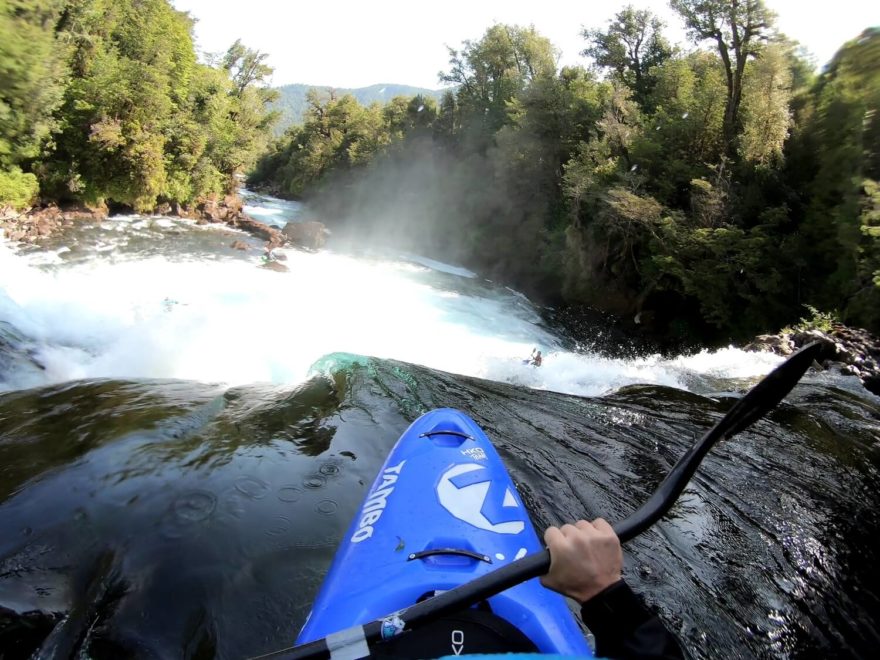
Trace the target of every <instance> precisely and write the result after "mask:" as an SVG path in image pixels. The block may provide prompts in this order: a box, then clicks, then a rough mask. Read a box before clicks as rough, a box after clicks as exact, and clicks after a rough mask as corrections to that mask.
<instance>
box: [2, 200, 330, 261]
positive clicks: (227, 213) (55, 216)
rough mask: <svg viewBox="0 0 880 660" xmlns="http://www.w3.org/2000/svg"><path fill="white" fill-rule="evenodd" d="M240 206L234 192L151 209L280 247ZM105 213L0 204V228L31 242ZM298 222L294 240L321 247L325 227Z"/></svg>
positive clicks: (273, 233)
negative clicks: (19, 208) (227, 228)
mask: <svg viewBox="0 0 880 660" xmlns="http://www.w3.org/2000/svg"><path fill="white" fill-rule="evenodd" d="M242 206H243V204H242V201H241V198H240V197H239V196H238V195H226V196H224V197H219V196H211V197H207V198H204V199H201V200H199V201H198V202H197V203H196V204H193V205H191V206H187V205H185V204H178V203H176V202H170V203H162V204H159V205H158V206H157V207H156V208H155V209H154V213H155V214H156V215H164V216H169V217H178V218H189V219H191V220H195V221H196V222H199V223H208V222H222V223H225V224H227V225H229V226H231V227H235V228H236V229H242V230H244V231H246V232H248V233H249V234H253V235H254V236H258V237H260V238H262V239H263V240H264V241H266V242H267V243H268V244H269V247H272V248H275V247H281V246H282V245H284V244H285V243H287V241H288V239H287V237H286V236H285V235H284V234H283V233H282V232H281V231H280V230H278V229H275V228H274V227H270V226H269V225H267V224H265V223H263V222H259V221H258V220H254V219H253V218H251V217H250V216H248V215H247V214H245V213H244V211H243V210H242ZM108 215H109V212H108V209H107V206H100V207H88V206H83V205H71V206H64V207H58V206H55V205H50V206H46V207H41V208H35V209H30V210H27V211H23V212H18V211H14V210H13V209H11V208H9V207H3V208H0V228H2V229H3V230H4V233H5V236H6V238H7V239H9V240H11V241H24V242H31V243H32V242H35V241H37V240H39V239H42V238H46V237H47V236H50V235H52V234H55V233H56V232H58V231H60V230H61V229H63V228H64V227H69V226H72V225H73V223H74V222H76V221H79V220H91V221H97V222H100V221H101V220H103V219H104V218H106V217H107V216H108ZM302 224H303V225H305V226H307V228H306V230H305V231H304V233H303V234H302V235H301V238H300V241H301V242H300V241H294V242H296V243H297V244H298V245H304V246H305V247H311V248H314V249H317V248H319V247H321V246H322V245H323V244H324V236H326V234H328V233H329V231H328V230H327V229H326V227H324V225H322V224H321V223H320V222H311V223H302ZM241 243H242V244H243V245H245V247H244V248H243V247H241V246H240V245H237V244H235V243H233V245H232V246H231V247H233V248H234V249H239V250H242V249H247V246H246V245H247V244H245V243H244V242H241Z"/></svg>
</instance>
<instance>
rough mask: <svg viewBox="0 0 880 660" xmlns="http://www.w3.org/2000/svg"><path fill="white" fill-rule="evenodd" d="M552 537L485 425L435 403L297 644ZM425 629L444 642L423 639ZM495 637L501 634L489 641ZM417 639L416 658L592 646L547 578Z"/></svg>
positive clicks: (377, 490) (391, 463)
mask: <svg viewBox="0 0 880 660" xmlns="http://www.w3.org/2000/svg"><path fill="white" fill-rule="evenodd" d="M542 547H543V546H542V545H541V543H540V542H539V540H538V536H537V534H536V533H535V529H534V527H533V526H532V523H531V521H530V520H529V516H528V512H527V511H526V509H525V507H524V506H523V503H522V500H521V499H520V497H519V494H518V493H517V491H516V487H515V486H514V485H513V482H512V481H511V479H510V476H509V475H508V474H507V470H506V469H505V468H504V465H503V463H502V462H501V458H500V457H499V456H498V453H497V452H496V451H495V448H494V447H493V446H492V444H491V443H490V442H489V440H488V438H487V437H486V435H485V434H484V433H483V431H482V429H480V427H479V426H477V424H476V423H475V422H474V421H473V420H472V419H470V417H468V416H467V415H465V414H463V413H461V412H459V411H457V410H452V409H448V408H446V409H440V410H434V411H432V412H429V413H427V414H425V415H422V416H421V417H420V418H419V419H417V420H416V421H415V422H413V424H412V425H411V426H410V427H409V428H408V429H407V430H406V431H405V432H404V434H403V435H402V436H401V437H400V439H399V440H398V441H397V444H396V445H395V446H394V448H393V449H392V450H391V453H390V454H389V456H388V458H387V460H386V461H385V464H384V465H383V467H382V469H381V470H380V471H379V475H378V476H377V477H376V480H375V482H374V483H373V485H372V487H371V488H370V490H369V492H368V494H367V496H366V499H365V500H364V504H363V505H362V507H361V509H360V511H359V512H358V513H357V515H356V516H355V518H354V520H353V521H352V523H351V526H350V527H349V529H348V531H347V532H346V534H345V537H344V538H343V540H342V544H341V546H340V548H339V550H338V551H337V553H336V557H335V559H334V561H333V564H332V566H331V567H330V571H329V573H328V574H327V577H326V578H325V580H324V583H323V585H322V587H321V590H320V592H319V594H318V597H317V598H316V600H315V603H314V606H313V608H312V612H311V614H310V616H309V618H308V620H307V621H306V624H305V625H304V626H303V629H302V631H301V632H300V635H299V637H298V638H297V640H296V643H297V644H304V643H306V642H310V641H314V640H318V639H321V638H324V637H327V636H328V635H331V634H332V633H337V632H339V631H342V630H346V629H348V628H350V627H352V626H356V625H362V624H365V623H367V622H369V621H373V620H375V619H379V618H382V617H383V616H384V615H387V614H389V613H391V612H395V611H398V610H401V609H403V608H405V607H409V606H411V605H413V604H415V603H416V602H419V601H421V600H424V599H426V598H430V597H431V596H432V595H434V594H435V593H437V592H441V591H445V590H448V589H452V588H454V587H456V586H459V585H461V584H464V583H466V582H470V581H471V580H473V579H474V578H476V577H479V576H481V575H483V574H485V573H488V572H491V571H493V570H495V569H497V568H499V567H501V566H504V565H506V564H508V563H510V562H512V561H514V560H515V559H519V558H520V557H523V556H525V555H526V554H531V553H534V552H538V551H540V550H541V549H542ZM430 625H433V624H430ZM444 625H445V626H446V627H445V628H444V627H443V626H444ZM423 634H424V635H426V636H433V638H432V639H433V641H432V642H431V643H430V644H429V643H428V641H427V639H428V638H427V637H424V638H422V639H420V638H419V637H418V636H419V635H423ZM487 635H488V636H490V637H491V636H492V635H494V636H495V638H494V641H492V642H491V643H489V642H486V641H485V639H484V638H486V637H487ZM406 638H409V639H410V643H412V642H413V640H414V642H415V644H416V646H415V648H416V649H417V650H418V653H415V654H414V655H412V657H429V655H430V654H431V653H433V654H434V655H433V656H431V657H437V656H439V655H462V654H467V653H482V652H487V651H488V652H504V651H505V650H509V651H520V652H528V651H536V652H539V653H550V654H561V655H579V656H591V655H592V654H591V651H590V647H589V645H588V644H587V642H586V640H585V639H584V635H583V633H582V631H581V629H580V627H579V626H578V623H577V622H576V621H575V618H574V616H573V615H572V613H571V610H569V608H568V606H567V605H566V602H565V599H564V598H563V597H562V596H560V595H559V594H556V593H554V592H552V591H549V590H547V589H545V588H544V587H543V586H541V584H540V582H539V581H538V580H537V579H533V580H529V581H528V582H525V583H523V584H520V585H517V586H515V587H512V588H510V589H508V590H507V591H504V592H502V593H500V594H498V595H496V596H493V597H491V598H489V599H488V601H487V602H486V603H483V604H481V605H480V606H476V607H475V608H472V609H471V610H467V611H465V612H463V613H461V614H460V615H457V616H453V617H450V621H448V622H446V623H445V624H443V623H438V624H437V625H436V626H434V629H433V630H430V631H426V632H424V633H423V631H422V629H419V630H417V631H414V632H411V633H408V634H406V635H402V636H400V639H406ZM438 640H439V641H438ZM486 644H489V646H486ZM493 644H494V646H493ZM419 653H421V655H419ZM407 654H408V653H407V652H405V651H401V650H400V649H396V650H395V652H394V653H392V655H396V656H406V655H407Z"/></svg>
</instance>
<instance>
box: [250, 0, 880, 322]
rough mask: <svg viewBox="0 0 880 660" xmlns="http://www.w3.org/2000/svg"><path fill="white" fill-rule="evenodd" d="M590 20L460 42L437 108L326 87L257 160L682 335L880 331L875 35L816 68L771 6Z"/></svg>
mask: <svg viewBox="0 0 880 660" xmlns="http://www.w3.org/2000/svg"><path fill="white" fill-rule="evenodd" d="M671 4H672V6H673V8H674V9H675V10H676V11H677V12H678V14H679V15H680V16H681V18H682V19H683V21H684V23H685V25H686V28H687V30H688V32H689V34H690V36H691V37H692V39H693V42H694V44H695V45H696V46H697V49H695V50H693V51H691V52H680V51H676V50H675V49H673V48H672V47H670V45H669V44H668V42H667V41H666V40H665V38H664V37H663V34H662V29H663V25H662V24H661V23H660V21H659V20H658V19H657V18H656V17H654V16H652V15H651V14H650V13H649V12H646V11H641V10H636V9H634V8H632V7H628V8H625V9H624V10H622V11H621V12H620V13H619V14H618V16H617V17H615V19H614V20H612V21H611V22H610V24H609V25H608V26H607V27H606V28H604V29H602V28H598V29H587V30H584V33H583V34H584V37H585V39H586V46H585V51H584V54H585V55H588V56H589V57H591V58H592V61H593V65H592V68H591V69H589V70H587V69H583V68H569V67H566V68H563V69H562V70H561V71H558V70H557V68H556V55H555V51H554V48H553V46H552V44H550V43H549V42H548V41H547V40H546V39H545V38H543V37H542V36H541V35H539V34H537V33H536V32H535V31H534V29H531V28H520V27H515V26H505V25H495V26H493V27H491V28H490V29H489V30H487V32H486V33H485V35H484V36H483V37H482V39H480V40H479V41H473V42H470V41H469V42H465V44H464V45H463V46H462V47H461V48H460V49H451V50H450V68H449V70H448V71H446V72H443V73H441V79H442V80H443V81H445V82H447V83H452V84H454V87H453V88H451V90H450V91H449V92H448V93H447V94H446V95H445V96H444V97H443V98H442V100H441V102H440V104H439V107H435V106H434V105H433V104H430V103H426V102H425V101H424V100H423V99H420V98H415V99H406V98H400V99H395V101H394V102H393V103H392V104H391V105H390V106H387V107H385V108H381V107H379V106H371V107H368V108H365V107H363V106H360V105H359V104H358V103H356V101H355V100H354V99H353V98H351V97H348V96H343V97H341V98H337V97H333V98H331V99H329V100H327V101H322V100H320V99H317V98H314V97H313V98H312V99H311V105H310V108H309V110H308V113H307V117H306V121H305V123H304V124H303V125H302V126H301V127H297V128H294V129H292V130H291V131H290V132H289V133H288V134H287V135H286V136H285V137H284V138H283V139H281V140H280V141H279V143H278V144H276V145H275V147H274V149H273V151H272V152H271V153H269V154H268V155H267V156H266V157H265V158H264V159H263V160H262V161H261V162H260V164H259V166H258V168H257V170H256V172H255V173H254V175H253V177H252V178H253V181H254V182H255V183H262V184H264V185H266V186H268V187H271V188H273V189H274V190H275V191H276V192H279V193H281V194H283V195H288V196H292V197H297V198H306V199H308V201H309V202H310V203H311V204H312V205H313V206H314V208H316V209H317V210H319V211H322V212H323V213H324V216H325V218H326V219H327V220H328V221H331V222H332V221H334V220H335V221H337V222H339V223H342V222H346V223H347V226H348V228H349V229H357V230H360V232H361V236H362V237H363V236H366V235H369V233H373V232H378V233H380V234H381V235H382V237H383V239H384V240H396V241H398V242H403V243H406V244H408V245H410V246H414V247H416V248H420V249H433V250H434V251H435V253H436V254H440V255H441V256H443V257H446V258H458V259H460V260H461V261H463V262H465V263H467V264H469V265H471V266H473V267H476V268H479V269H481V270H482V271H483V272H485V273H487V274H488V275H489V276H491V277H496V278H499V279H502V280H503V281H506V282H508V283H511V284H513V285H515V286H518V287H521V288H523V289H525V290H526V291H528V292H530V293H532V294H533V295H534V294H537V295H539V296H541V297H542V298H543V299H544V300H549V301H559V300H566V301H569V302H575V303H585V304H589V305H592V306H595V307H598V308H601V309H604V310H608V311H613V312H617V313H621V314H627V315H631V316H630V317H631V318H636V319H637V322H641V323H643V324H646V325H650V326H652V327H654V328H655V329H659V330H660V331H661V332H663V333H665V334H666V335H667V336H679V337H683V336H686V335H687V333H693V332H698V333H700V335H702V336H704V337H705V333H707V332H710V333H714V334H715V336H716V337H718V338H728V337H733V336H743V335H746V334H748V333H754V332H756V331H761V330H765V329H769V328H777V327H780V326H781V325H783V324H784V323H786V322H789V321H793V320H796V319H797V318H799V317H800V316H801V315H802V313H803V305H804V304H812V305H815V306H817V307H819V308H821V309H824V310H829V311H835V312H836V313H838V314H840V315H841V316H842V317H843V318H844V320H847V321H850V322H853V323H858V324H864V325H866V326H869V327H872V328H874V329H878V328H880V311H878V310H880V184H878V180H880V113H878V107H880V30H878V29H869V30H866V31H865V32H864V34H863V35H862V36H861V37H859V38H858V39H856V40H854V41H853V42H850V43H848V44H846V45H845V46H844V47H843V48H842V49H841V50H840V52H839V53H838V54H837V55H836V56H835V58H834V60H833V61H832V62H831V63H830V64H829V65H828V66H827V67H826V68H825V70H824V71H823V73H822V74H821V75H819V76H815V74H813V72H812V66H810V65H809V64H808V63H806V62H805V61H804V60H803V58H802V56H800V55H799V51H798V49H797V47H796V45H795V44H793V43H791V42H789V41H788V40H787V39H786V38H785V37H783V36H781V35H779V34H778V33H776V32H775V30H774V28H773V18H774V17H773V15H772V13H771V12H769V11H768V10H767V9H766V7H765V6H764V4H763V2H762V0H748V1H747V2H744V1H741V0H740V1H738V2H732V0H713V1H712V2H703V1H702V0H701V1H700V2H692V1H690V0H674V1H673V2H672V3H671Z"/></svg>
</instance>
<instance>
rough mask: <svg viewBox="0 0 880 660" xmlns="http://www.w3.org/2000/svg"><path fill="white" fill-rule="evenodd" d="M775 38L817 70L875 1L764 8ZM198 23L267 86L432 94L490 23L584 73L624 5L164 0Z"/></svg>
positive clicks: (674, 25)
mask: <svg viewBox="0 0 880 660" xmlns="http://www.w3.org/2000/svg"><path fill="white" fill-rule="evenodd" d="M766 3H767V5H768V6H769V7H770V8H771V9H772V10H774V11H775V12H776V13H777V14H778V20H777V24H778V27H779V28H780V30H781V31H782V32H784V33H785V34H787V35H788V36H789V37H791V38H793V39H795V40H797V41H799V42H800V43H801V44H802V45H804V46H806V47H807V48H808V49H809V51H810V52H812V53H813V55H814V56H815V58H816V62H817V64H818V65H820V66H821V65H823V64H825V63H826V62H827V61H828V60H829V59H830V58H831V57H832V56H833V55H834V53H835V51H836V50H837V49H838V48H839V47H840V46H841V45H843V43H844V42H845V41H848V40H849V39H852V38H854V37H856V36H858V35H859V33H861V31H862V30H863V29H864V28H866V27H870V26H880V1H878V0H870V1H869V0H833V1H832V2H821V3H820V2H817V1H816V0H766ZM172 4H173V5H174V6H175V7H176V8H177V9H180V10H182V11H188V12H189V13H190V14H191V15H192V16H193V17H195V18H196V19H197V20H198V22H197V23H196V28H195V34H196V43H197V47H198V48H199V49H200V50H201V51H203V52H209V53H210V52H220V51H225V50H226V49H227V48H228V47H229V46H230V45H231V44H232V43H233V42H234V41H235V40H236V39H238V38H240V39H241V40H242V42H243V43H244V44H245V45H246V46H248V47H250V48H255V49H258V50H260V51H262V52H264V53H268V54H269V59H268V63H269V64H270V65H271V66H272V67H274V69H275V74H274V76H273V79H272V83H273V84H274V85H285V84H288V83H305V84H310V85H330V86H333V87H366V86H367V85H372V84H375V83H399V84H405V85H415V86H417V87H427V88H430V89H437V88H439V87H441V85H440V83H439V82H438V80H437V73H438V72H439V71H440V70H445V69H447V64H448V60H449V57H448V53H447V50H446V45H449V46H452V47H458V46H459V45H460V44H461V42H462V41H463V40H465V39H472V40H476V39H479V38H480V37H481V36H482V35H483V33H484V32H485V31H486V28H488V27H490V26H491V25H492V24H494V23H508V24H517V25H534V26H535V28H536V29H537V30H538V32H540V33H541V34H543V35H544V36H546V37H548V38H549V39H550V41H551V42H553V44H554V45H555V46H556V47H557V48H558V49H559V50H560V51H561V58H560V62H559V63H560V65H565V64H586V61H585V60H584V58H582V57H581V56H580V55H579V54H578V53H579V52H580V51H581V50H583V48H584V41H583V39H582V38H581V37H580V34H579V33H580V31H581V28H582V26H587V27H605V25H606V24H607V21H608V19H609V18H611V17H612V16H613V15H614V14H615V13H616V12H617V11H618V10H619V9H620V8H621V7H622V6H624V5H626V4H628V3H627V2H613V1H610V0H576V1H560V0H469V1H463V0H439V1H437V0H410V1H409V2H401V1H400V0H373V1H369V0H323V1H322V0H306V1H305V2H303V1H301V0H300V1H297V0H286V1H284V0H248V1H247V2H241V0H172ZM631 4H633V5H634V6H635V7H637V8H646V9H650V10H651V11H653V12H654V13H655V14H658V15H659V16H661V18H663V19H664V20H665V21H666V23H667V29H666V34H667V36H668V37H669V38H670V39H671V40H672V41H676V42H684V31H683V28H682V26H681V23H680V21H679V20H678V18H677V16H676V15H674V14H673V12H672V10H670V9H669V6H668V2H667V0H631Z"/></svg>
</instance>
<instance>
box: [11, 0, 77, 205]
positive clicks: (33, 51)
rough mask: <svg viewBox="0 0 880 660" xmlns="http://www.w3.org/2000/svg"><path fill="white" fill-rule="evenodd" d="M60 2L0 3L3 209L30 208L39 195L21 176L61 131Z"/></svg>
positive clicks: (29, 177)
mask: <svg viewBox="0 0 880 660" xmlns="http://www.w3.org/2000/svg"><path fill="white" fill-rule="evenodd" d="M62 5H63V3H62V2H61V1H60V0H5V1H4V2H3V3H0V206H2V205H4V204H11V205H13V206H16V207H19V206H26V205H27V204H29V203H31V202H33V201H34V200H35V198H36V195H37V192H38V186H37V180H36V177H35V176H34V175H33V174H31V173H29V172H22V170H21V169H20V167H19V166H24V167H25V168H28V169H29V168H30V166H31V165H32V164H33V163H34V161H35V160H36V159H37V158H38V157H39V156H40V155H41V153H42V151H43V147H44V145H45V144H46V141H47V139H48V138H49V136H50V134H51V132H52V130H53V129H54V128H55V127H56V125H57V124H56V120H55V117H54V116H53V111H54V110H55V108H56V107H57V106H58V104H59V103H60V101H61V95H62V92H63V82H64V80H63V78H64V74H65V70H64V56H63V55H64V45H63V43H60V42H59V41H58V40H56V27H57V25H58V21H59V20H60V18H61V13H62V12H61V9H62Z"/></svg>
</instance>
